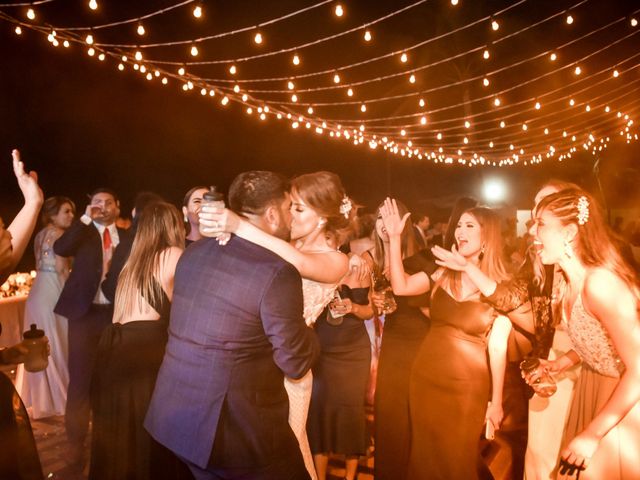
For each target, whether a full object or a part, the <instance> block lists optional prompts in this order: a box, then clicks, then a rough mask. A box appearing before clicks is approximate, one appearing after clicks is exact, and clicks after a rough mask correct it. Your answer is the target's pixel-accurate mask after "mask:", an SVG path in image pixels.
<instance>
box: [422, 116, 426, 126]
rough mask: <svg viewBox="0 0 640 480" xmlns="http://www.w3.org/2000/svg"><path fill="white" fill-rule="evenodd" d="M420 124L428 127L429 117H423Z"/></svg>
mask: <svg viewBox="0 0 640 480" xmlns="http://www.w3.org/2000/svg"><path fill="white" fill-rule="evenodd" d="M420 123H421V124H422V125H426V124H427V117H422V118H421V119H420Z"/></svg>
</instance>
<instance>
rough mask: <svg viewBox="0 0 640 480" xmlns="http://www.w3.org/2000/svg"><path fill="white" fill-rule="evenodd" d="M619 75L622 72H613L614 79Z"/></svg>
mask: <svg viewBox="0 0 640 480" xmlns="http://www.w3.org/2000/svg"><path fill="white" fill-rule="evenodd" d="M619 75H620V72H618V70H614V71H613V77H614V78H618V76H619Z"/></svg>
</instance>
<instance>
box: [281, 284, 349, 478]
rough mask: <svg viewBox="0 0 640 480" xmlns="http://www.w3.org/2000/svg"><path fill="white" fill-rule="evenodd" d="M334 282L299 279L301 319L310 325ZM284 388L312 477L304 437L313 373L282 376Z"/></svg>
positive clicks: (307, 441)
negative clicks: (302, 303) (298, 377)
mask: <svg viewBox="0 0 640 480" xmlns="http://www.w3.org/2000/svg"><path fill="white" fill-rule="evenodd" d="M336 287H337V285H334V284H328V283H320V282H315V281H313V280H309V279H306V278H303V279H302V296H303V300H304V320H305V322H306V323H307V325H309V326H311V325H312V324H313V323H314V322H315V321H316V318H318V315H320V313H321V312H322V311H323V310H324V308H325V307H326V306H327V305H328V304H329V302H330V301H331V299H332V298H333V292H335V290H336ZM284 387H285V388H286V390H287V395H288V396H289V425H290V426H291V429H292V430H293V433H295V434H296V438H297V439H298V444H299V445H300V451H301V452H302V457H303V458H304V464H305V466H306V467H307V471H308V472H309V475H310V476H311V478H312V479H313V480H315V479H316V478H317V475H316V470H315V466H314V464H313V456H312V455H311V448H310V447H309V439H308V437H307V416H308V414H309V404H310V403H311V390H312V388H313V375H312V373H311V370H309V371H308V372H307V373H306V374H305V376H304V377H302V378H300V379H298V380H294V379H292V378H288V377H285V379H284Z"/></svg>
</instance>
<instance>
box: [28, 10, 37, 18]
mask: <svg viewBox="0 0 640 480" xmlns="http://www.w3.org/2000/svg"><path fill="white" fill-rule="evenodd" d="M27 18H28V19H29V20H35V19H36V12H35V11H34V10H33V8H30V9H28V10H27Z"/></svg>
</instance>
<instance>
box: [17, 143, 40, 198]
mask: <svg viewBox="0 0 640 480" xmlns="http://www.w3.org/2000/svg"><path fill="white" fill-rule="evenodd" d="M11 156H12V157H13V173H14V174H15V176H16V180H18V186H19V187H20V190H21V191H22V195H23V196H24V202H25V204H34V205H41V204H42V202H43V201H44V195H43V194H42V190H41V189H40V186H39V185H38V174H37V173H36V172H33V171H32V172H29V173H27V172H26V171H25V169H24V163H22V161H21V160H20V152H19V151H18V150H16V149H14V150H12V151H11Z"/></svg>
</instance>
